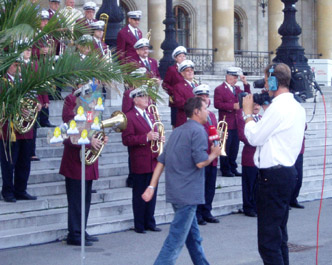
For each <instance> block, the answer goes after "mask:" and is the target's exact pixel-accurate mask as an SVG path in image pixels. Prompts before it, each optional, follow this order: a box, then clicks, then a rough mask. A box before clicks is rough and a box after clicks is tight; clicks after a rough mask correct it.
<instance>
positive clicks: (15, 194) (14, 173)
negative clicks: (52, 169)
mask: <svg viewBox="0 0 332 265" xmlns="http://www.w3.org/2000/svg"><path fill="white" fill-rule="evenodd" d="M19 70H20V63H19V61H16V62H14V63H12V64H11V65H10V66H9V68H8V69H7V72H6V75H5V77H4V78H5V79H6V80H7V81H8V82H9V83H11V84H12V83H14V82H17V79H19ZM40 109H41V104H39V103H38V111H40ZM25 112H26V110H22V115H24V113H25ZM10 127H11V126H10ZM10 138H11V139H10ZM32 138H33V130H32V129H31V130H30V131H28V132H27V133H24V134H20V133H19V132H17V131H16V130H15V129H14V128H13V127H12V128H8V122H6V123H5V124H4V125H3V126H2V128H1V129H0V143H1V144H0V159H1V174H2V191H1V195H2V197H3V199H4V201H5V202H16V200H36V199H37V197H36V196H32V195H30V194H29V193H27V191H26V190H27V185H28V179H29V175H30V167H31V161H30V158H31V153H32V152H31V141H32ZM10 140H11V141H10Z"/></svg>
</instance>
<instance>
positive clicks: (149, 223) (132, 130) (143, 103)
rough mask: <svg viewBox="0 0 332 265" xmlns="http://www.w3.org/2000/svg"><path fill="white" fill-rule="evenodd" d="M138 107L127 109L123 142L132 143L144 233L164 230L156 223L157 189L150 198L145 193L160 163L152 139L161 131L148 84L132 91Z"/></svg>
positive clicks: (136, 208)
mask: <svg viewBox="0 0 332 265" xmlns="http://www.w3.org/2000/svg"><path fill="white" fill-rule="evenodd" d="M130 97H131V98H133V99H134V104H135V107H134V108H133V109H132V110H130V111H129V112H127V114H126V116H127V119H128V124H127V128H126V130H124V131H123V132H122V142H123V144H124V145H125V146H129V147H130V149H129V152H130V166H131V172H132V175H133V213H134V223H135V231H136V232H137V233H141V234H144V233H146V232H145V230H151V231H155V232H158V231H161V229H160V228H157V227H156V222H155V219H154V210H155V206H156V193H157V192H156V193H155V195H154V197H153V199H152V200H151V201H150V202H145V201H144V200H143V199H142V198H141V195H142V193H143V192H144V191H145V189H146V188H147V187H148V186H149V183H150V181H151V178H152V173H153V170H154V168H155V167H156V164H157V157H158V154H157V153H152V151H151V141H153V140H154V141H155V140H158V139H159V133H158V132H156V131H154V130H153V129H152V126H153V123H154V118H153V116H152V115H151V114H150V113H149V112H147V111H146V108H147V107H148V96H147V95H146V92H145V89H144V88H136V89H134V90H133V91H131V93H130Z"/></svg>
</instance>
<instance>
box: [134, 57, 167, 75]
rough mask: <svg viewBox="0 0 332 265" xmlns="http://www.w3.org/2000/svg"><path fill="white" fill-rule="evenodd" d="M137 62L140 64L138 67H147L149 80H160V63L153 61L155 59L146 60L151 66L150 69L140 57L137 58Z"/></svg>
mask: <svg viewBox="0 0 332 265" xmlns="http://www.w3.org/2000/svg"><path fill="white" fill-rule="evenodd" d="M135 59H136V62H137V64H138V67H139V68H140V67H145V68H146V71H147V75H148V77H149V78H158V79H161V78H160V74H159V70H158V62H157V61H156V60H155V59H153V58H149V57H147V58H146V60H148V62H149V65H150V69H149V68H148V67H147V66H146V65H145V63H144V62H143V61H142V60H141V58H140V57H139V56H136V58H135Z"/></svg>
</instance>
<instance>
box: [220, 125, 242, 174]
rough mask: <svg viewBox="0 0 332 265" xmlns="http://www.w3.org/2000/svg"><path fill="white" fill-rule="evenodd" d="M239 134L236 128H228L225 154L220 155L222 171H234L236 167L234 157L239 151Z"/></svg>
mask: <svg viewBox="0 0 332 265" xmlns="http://www.w3.org/2000/svg"><path fill="white" fill-rule="evenodd" d="M239 145H240V142H239V136H238V133H237V129H235V130H228V138H227V140H226V154H227V156H221V157H220V169H221V172H222V173H225V172H229V171H231V172H235V171H236V168H237V163H236V158H237V153H238V152H239Z"/></svg>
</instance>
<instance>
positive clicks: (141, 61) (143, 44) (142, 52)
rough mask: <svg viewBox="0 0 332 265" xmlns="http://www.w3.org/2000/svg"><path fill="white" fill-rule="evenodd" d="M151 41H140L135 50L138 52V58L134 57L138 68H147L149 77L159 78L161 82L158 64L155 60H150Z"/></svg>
mask: <svg viewBox="0 0 332 265" xmlns="http://www.w3.org/2000/svg"><path fill="white" fill-rule="evenodd" d="M149 46H150V43H149V40H148V39H146V38H142V39H140V40H138V41H137V42H136V43H135V45H134V48H135V50H136V53H137V56H136V57H134V58H135V60H136V62H137V64H138V67H145V68H146V73H147V76H148V77H150V78H158V79H159V80H160V74H159V70H158V62H157V61H156V60H155V59H153V58H149V52H150V51H149Z"/></svg>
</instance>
